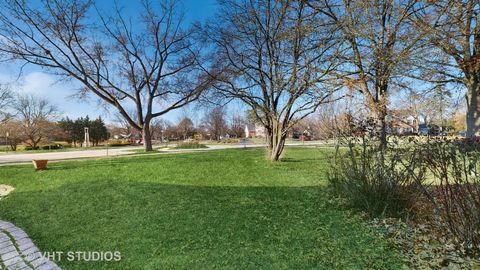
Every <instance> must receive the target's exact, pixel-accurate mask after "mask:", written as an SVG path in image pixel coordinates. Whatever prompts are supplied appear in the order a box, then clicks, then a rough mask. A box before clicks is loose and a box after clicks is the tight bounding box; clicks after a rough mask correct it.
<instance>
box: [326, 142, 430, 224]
mask: <svg viewBox="0 0 480 270" xmlns="http://www.w3.org/2000/svg"><path fill="white" fill-rule="evenodd" d="M416 158H417V153H416V151H412V149H410V148H408V147H405V146H402V147H399V146H398V145H395V146H393V147H392V146H391V147H388V148H386V149H380V148H379V146H378V144H377V143H376V142H374V141H371V140H368V139H366V138H362V139H360V143H359V141H357V142H354V141H350V142H348V143H347V148H346V149H345V148H340V147H337V152H336V155H335V159H334V162H333V166H332V171H331V172H330V174H329V182H330V185H331V187H333V190H334V192H335V193H336V194H337V195H339V196H343V197H345V198H346V199H347V202H348V203H349V204H351V205H352V206H353V207H354V208H357V209H359V210H362V211H364V212H366V213H368V214H369V215H370V216H372V217H383V216H389V217H401V216H406V215H408V214H411V213H412V211H411V210H412V209H413V208H414V207H415V204H416V199H417V197H418V196H419V195H420V194H421V188H419V183H421V182H422V181H423V179H424V175H425V174H424V169H423V168H422V167H420V166H417V163H416V162H415V159H416Z"/></svg>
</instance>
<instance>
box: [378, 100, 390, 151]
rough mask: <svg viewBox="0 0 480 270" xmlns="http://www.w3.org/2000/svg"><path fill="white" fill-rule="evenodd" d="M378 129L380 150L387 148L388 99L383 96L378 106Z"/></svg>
mask: <svg viewBox="0 0 480 270" xmlns="http://www.w3.org/2000/svg"><path fill="white" fill-rule="evenodd" d="M376 118H377V119H376V122H377V123H376V125H377V127H376V129H377V131H378V136H379V139H380V149H385V148H387V128H388V125H387V104H386V97H385V96H384V95H382V97H381V98H380V101H379V104H377V112H376Z"/></svg>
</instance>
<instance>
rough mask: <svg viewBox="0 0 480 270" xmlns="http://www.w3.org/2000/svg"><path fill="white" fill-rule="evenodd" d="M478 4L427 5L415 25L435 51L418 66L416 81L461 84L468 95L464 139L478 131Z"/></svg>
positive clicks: (451, 0)
mask: <svg viewBox="0 0 480 270" xmlns="http://www.w3.org/2000/svg"><path fill="white" fill-rule="evenodd" d="M479 20H480V1H478V0H437V1H426V2H425V5H424V6H422V8H421V9H420V10H419V11H417V12H416V20H415V23H416V24H415V25H416V27H417V28H419V29H421V30H422V31H423V32H424V33H425V34H426V35H427V36H428V37H429V40H430V42H431V44H432V45H433V46H434V47H435V48H436V49H437V50H433V51H432V52H431V53H429V54H425V55H424V57H422V58H421V61H419V62H418V64H419V67H420V68H421V70H422V71H423V72H422V73H421V74H420V75H419V78H420V79H422V80H426V81H429V82H432V83H440V84H451V83H453V84H460V85H462V86H464V87H465V88H466V89H467V91H466V95H465V99H466V103H467V110H466V123H467V137H472V136H475V134H476V133H477V132H479V131H480V107H479V106H480V104H479V103H480V23H479Z"/></svg>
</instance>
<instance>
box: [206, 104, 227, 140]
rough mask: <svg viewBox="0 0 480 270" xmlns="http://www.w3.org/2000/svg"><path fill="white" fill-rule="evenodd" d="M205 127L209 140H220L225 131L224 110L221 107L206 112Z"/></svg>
mask: <svg viewBox="0 0 480 270" xmlns="http://www.w3.org/2000/svg"><path fill="white" fill-rule="evenodd" d="M203 122H204V124H205V127H206V129H207V131H208V133H210V139H214V140H220V138H221V136H223V135H224V134H225V131H226V129H227V121H226V120H225V110H224V109H223V108H222V107H215V108H213V109H211V110H210V111H208V112H207V113H206V115H205V117H204V121H203Z"/></svg>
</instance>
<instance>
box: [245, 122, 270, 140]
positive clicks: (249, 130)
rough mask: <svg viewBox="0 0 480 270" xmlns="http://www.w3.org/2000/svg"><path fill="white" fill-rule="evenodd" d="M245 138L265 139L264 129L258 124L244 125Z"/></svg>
mask: <svg viewBox="0 0 480 270" xmlns="http://www.w3.org/2000/svg"><path fill="white" fill-rule="evenodd" d="M245 138H265V128H264V127H263V126H262V125H259V124H246V125H245Z"/></svg>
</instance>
